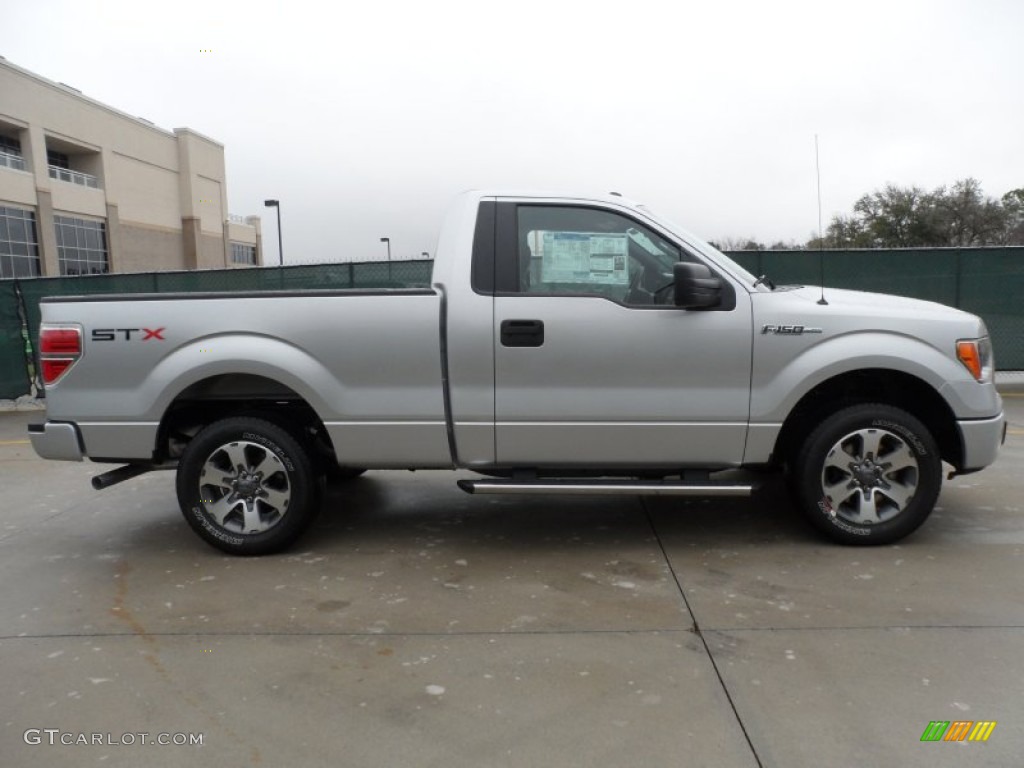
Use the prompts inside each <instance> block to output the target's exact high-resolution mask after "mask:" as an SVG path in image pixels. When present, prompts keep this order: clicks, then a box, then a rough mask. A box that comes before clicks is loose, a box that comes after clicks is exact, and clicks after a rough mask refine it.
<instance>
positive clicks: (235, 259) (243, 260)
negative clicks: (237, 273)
mask: <svg viewBox="0 0 1024 768" xmlns="http://www.w3.org/2000/svg"><path fill="white" fill-rule="evenodd" d="M231 262H232V263H233V264H255V263H256V246H255V245H243V244H242V243H232V244H231Z"/></svg>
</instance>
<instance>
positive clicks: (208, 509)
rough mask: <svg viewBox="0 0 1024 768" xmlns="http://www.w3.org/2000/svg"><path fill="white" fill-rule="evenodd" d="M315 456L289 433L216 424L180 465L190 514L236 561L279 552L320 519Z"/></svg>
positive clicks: (262, 425)
mask: <svg viewBox="0 0 1024 768" xmlns="http://www.w3.org/2000/svg"><path fill="white" fill-rule="evenodd" d="M317 487H318V486H317V479H316V475H315V473H314V472H313V465H312V461H311V460H310V457H309V454H308V453H307V452H306V451H305V450H304V449H303V448H302V446H301V445H300V444H299V442H298V441H297V440H295V438H293V437H292V436H291V435H290V434H289V433H288V432H287V431H286V430H285V429H282V428H281V427H279V426H277V425H276V424H272V423H270V422H269V421H264V420H263V419H259V418H253V417H248V416H246V417H233V418H228V419H223V420H221V421H217V422H214V423H213V424H210V425H208V426H207V427H205V428H204V429H203V430H202V431H200V432H199V434H197V435H196V436H195V437H194V438H193V439H192V441H191V442H189V444H188V445H187V446H186V448H185V451H184V453H183V454H182V457H181V461H180V463H179V465H178V476H177V492H178V503H179V505H180V506H181V511H182V514H184V515H185V519H186V520H187V521H188V524H189V525H190V526H192V529H193V530H194V531H195V532H196V533H198V534H199V535H200V536H201V537H202V538H203V539H204V540H205V541H206V542H207V543H209V544H211V545H213V546H214V547H216V548H217V549H220V550H223V551H224V552H229V553H231V554H233V555H265V554H270V553H272V552H279V551H281V550H282V549H285V548H286V547H287V546H289V545H290V544H291V543H292V542H293V541H295V540H296V539H297V538H298V537H299V536H300V535H301V534H302V532H303V531H304V530H305V529H306V528H307V527H308V526H309V524H310V523H311V522H312V520H313V518H314V517H315V516H316V512H317V506H318V503H319V499H318V495H317V492H316V491H317Z"/></svg>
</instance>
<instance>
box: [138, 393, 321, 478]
mask: <svg viewBox="0 0 1024 768" xmlns="http://www.w3.org/2000/svg"><path fill="white" fill-rule="evenodd" d="M250 415H258V416H259V417H261V418H264V419H266V420H268V421H270V422H272V423H275V424H277V425H278V426H280V427H281V428H283V429H285V430H287V431H288V432H290V433H291V434H292V435H293V436H295V437H296V439H299V440H304V441H306V442H307V443H309V444H312V445H313V446H314V447H316V448H317V449H318V452H319V453H325V454H327V455H332V454H333V453H334V445H333V443H332V442H331V438H330V435H329V434H328V432H327V429H326V428H325V427H324V422H323V419H322V418H321V417H320V415H319V414H318V413H317V411H316V409H315V408H314V407H313V406H312V405H311V404H310V403H309V402H308V401H307V400H306V398H304V397H303V396H302V395H301V394H300V393H298V392H296V391H295V390H294V389H292V388H291V387H289V386H288V385H286V384H284V383H282V382H280V381H278V380H276V379H274V378H271V377H269V376H262V375H259V374H253V373H218V374H214V375H210V376H206V377H205V378H202V379H199V380H198V381H195V382H192V383H191V384H189V385H188V386H186V387H185V388H184V389H182V390H181V391H180V392H178V394H177V395H175V396H174V397H173V398H172V399H171V401H170V403H169V404H168V406H167V408H165V409H164V412H163V416H162V418H161V420H160V425H159V427H158V429H157V438H156V439H157V442H156V455H157V456H159V457H161V458H167V459H175V458H177V457H178V456H180V455H181V452H182V451H183V450H184V446H185V445H186V444H187V442H188V441H189V440H190V439H191V438H192V437H194V436H195V435H196V434H197V433H198V432H199V430H201V429H202V428H203V427H205V426H207V425H208V424H211V423H213V422H214V421H219V420H221V419H226V418H230V417H233V416H250Z"/></svg>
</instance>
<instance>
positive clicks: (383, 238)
mask: <svg viewBox="0 0 1024 768" xmlns="http://www.w3.org/2000/svg"><path fill="white" fill-rule="evenodd" d="M380 241H381V242H382V243H385V244H386V245H387V247H388V282H389V283H390V282H391V238H390V237H382V238H381V239H380Z"/></svg>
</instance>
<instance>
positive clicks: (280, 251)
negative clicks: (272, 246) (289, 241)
mask: <svg viewBox="0 0 1024 768" xmlns="http://www.w3.org/2000/svg"><path fill="white" fill-rule="evenodd" d="M263 205H265V206H266V207H267V208H277V260H278V262H279V263H280V265H281V266H282V267H283V266H284V246H283V245H282V242H283V241H282V240H281V201H280V200H264V201H263Z"/></svg>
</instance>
